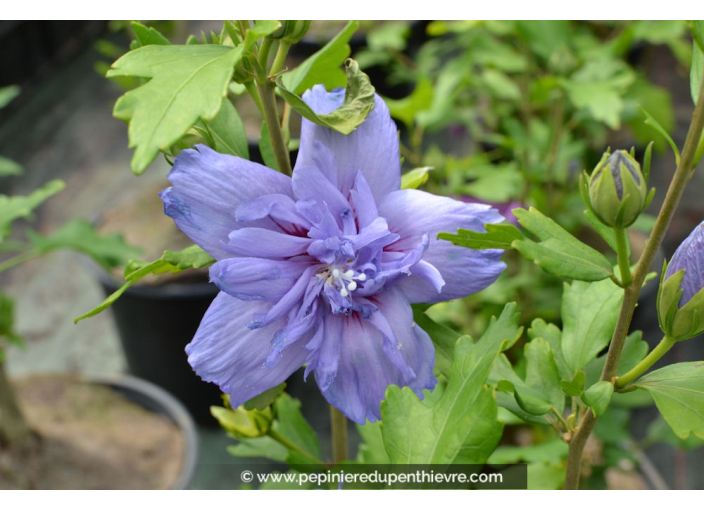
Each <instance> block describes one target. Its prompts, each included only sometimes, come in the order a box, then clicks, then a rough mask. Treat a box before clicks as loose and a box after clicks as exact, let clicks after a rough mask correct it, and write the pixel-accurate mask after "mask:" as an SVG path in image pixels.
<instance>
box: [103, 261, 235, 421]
mask: <svg viewBox="0 0 704 510" xmlns="http://www.w3.org/2000/svg"><path fill="white" fill-rule="evenodd" d="M96 276H97V278H98V280H99V281H100V284H101V286H102V288H103V290H104V291H105V294H106V295H110V294H112V293H113V292H115V291H116V290H117V289H118V288H119V287H120V285H119V284H118V283H117V282H116V281H115V280H114V279H113V278H112V277H111V276H109V275H107V274H106V273H105V272H103V271H96ZM217 293H218V288H217V287H216V286H215V285H213V284H212V283H207V282H206V281H197V282H183V283H182V282H179V283H167V284H163V285H151V286H150V285H135V286H133V287H131V288H129V289H128V290H127V291H126V292H125V293H124V294H123V295H122V296H121V297H120V298H119V299H118V300H117V301H116V302H115V303H114V304H113V305H112V306H111V310H112V313H113V315H114V317H115V323H116V325H117V330H118V333H119V336H120V342H121V343H122V348H123V350H124V352H125V357H126V358H127V367H128V369H129V372H130V373H131V374H133V375H136V376H137V377H140V378H142V379H145V380H147V381H149V382H152V383H154V384H157V385H158V386H161V387H162V388H164V389H166V390H167V391H169V392H170V393H172V394H173V395H174V396H176V397H177V398H178V399H179V400H180V401H181V402H183V404H184V405H185V406H186V407H187V408H188V410H189V411H190V412H191V414H192V415H193V417H194V418H195V420H196V421H197V422H198V423H199V424H201V425H209V426H216V425H217V422H216V421H215V419H214V418H213V417H212V416H211V414H210V406H211V405H218V404H220V403H221V402H222V400H221V398H220V390H219V389H218V387H217V386H216V385H214V384H210V383H206V382H204V381H203V380H201V379H200V377H198V376H197V375H196V374H195V372H194V371H193V369H192V368H191V366H190V365H189V364H188V360H187V357H186V353H185V351H184V349H185V347H186V344H188V343H189V342H190V341H191V340H192V339H193V335H194V334H195V332H196V330H197V329H198V325H199V324H200V321H201V319H202V318H203V315H204V314H205V311H206V310H207V309H208V307H209V306H210V303H211V302H212V301H213V299H214V298H215V296H216V295H217Z"/></svg>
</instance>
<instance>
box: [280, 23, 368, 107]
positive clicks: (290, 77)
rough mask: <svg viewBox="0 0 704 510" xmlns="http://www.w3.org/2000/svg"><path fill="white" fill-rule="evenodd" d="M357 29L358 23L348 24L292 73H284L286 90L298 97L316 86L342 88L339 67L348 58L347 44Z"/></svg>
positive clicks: (343, 78)
mask: <svg viewBox="0 0 704 510" xmlns="http://www.w3.org/2000/svg"><path fill="white" fill-rule="evenodd" d="M357 28H359V22H358V21H350V22H348V23H347V25H346V26H345V28H343V29H342V31H341V32H340V33H339V34H337V35H336V36H335V37H334V38H333V39H332V40H331V41H330V42H329V43H327V44H326V45H325V46H323V47H322V48H321V49H320V50H319V51H316V52H315V53H313V55H311V56H310V57H308V58H307V59H305V60H304V61H303V62H302V63H301V65H299V66H297V67H296V68H295V69H294V70H293V71H289V72H287V73H284V74H283V75H282V81H283V84H284V86H285V87H286V89H288V90H290V91H291V92H292V93H294V94H298V95H300V94H302V93H303V92H305V91H306V90H308V89H310V88H313V85H318V84H322V85H325V88H326V89H328V90H332V89H335V88H337V87H344V86H345V83H346V78H345V73H344V72H343V71H342V70H341V69H340V65H341V64H342V63H343V62H344V61H345V60H346V59H347V57H349V56H350V47H349V45H348V44H347V43H348V42H349V40H350V38H351V37H352V34H354V33H355V31H356V30H357Z"/></svg>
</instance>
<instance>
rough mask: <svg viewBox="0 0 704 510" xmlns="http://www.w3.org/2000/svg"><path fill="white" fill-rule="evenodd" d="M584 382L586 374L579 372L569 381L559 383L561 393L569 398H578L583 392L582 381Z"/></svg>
mask: <svg viewBox="0 0 704 510" xmlns="http://www.w3.org/2000/svg"><path fill="white" fill-rule="evenodd" d="M585 380H586V374H585V373H584V372H583V371H582V370H580V371H579V372H577V373H576V374H574V377H573V378H572V380H571V381H561V386H562V391H564V392H565V394H566V395H569V396H570V397H579V396H581V395H582V392H583V391H584V381H585Z"/></svg>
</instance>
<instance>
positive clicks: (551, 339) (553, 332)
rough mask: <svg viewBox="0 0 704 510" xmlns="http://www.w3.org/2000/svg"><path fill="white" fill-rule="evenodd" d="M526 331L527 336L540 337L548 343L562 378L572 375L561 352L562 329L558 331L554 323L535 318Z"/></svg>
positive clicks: (532, 338)
mask: <svg viewBox="0 0 704 510" xmlns="http://www.w3.org/2000/svg"><path fill="white" fill-rule="evenodd" d="M527 333H528V338H530V339H531V340H535V339H536V338H542V339H543V340H545V341H547V343H549V344H550V348H551V349H552V353H553V356H554V357H555V364H556V365H557V369H558V370H559V372H560V377H562V378H563V379H568V378H570V377H572V371H571V370H570V368H569V367H568V366H567V362H566V361H565V356H564V354H563V353H562V331H560V328H558V327H557V326H555V325H554V324H549V323H547V322H545V321H544V320H543V319H535V320H533V322H532V323H531V324H530V328H529V329H528V331H527Z"/></svg>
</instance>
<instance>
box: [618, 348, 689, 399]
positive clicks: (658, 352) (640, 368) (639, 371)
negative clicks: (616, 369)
mask: <svg viewBox="0 0 704 510" xmlns="http://www.w3.org/2000/svg"><path fill="white" fill-rule="evenodd" d="M676 343H677V341H676V340H673V339H672V338H670V337H669V336H665V338H663V339H662V340H661V341H660V343H659V344H658V345H657V347H655V349H653V350H652V351H650V354H648V355H647V356H646V357H645V359H644V360H643V361H641V362H640V363H638V364H637V365H636V366H635V367H634V368H633V369H632V370H631V371H629V372H628V373H626V374H624V375H622V376H621V377H617V378H616V388H617V389H619V388H623V387H624V386H626V385H628V384H630V383H632V382H633V381H635V380H636V379H638V378H639V377H640V376H641V375H643V372H645V371H646V370H648V369H649V368H650V367H652V366H653V365H654V364H655V362H656V361H657V360H659V359H660V358H662V357H663V356H664V355H665V353H667V351H669V350H670V349H672V346H673V345H675V344H676Z"/></svg>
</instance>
